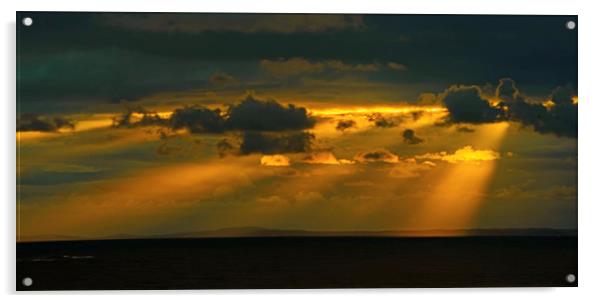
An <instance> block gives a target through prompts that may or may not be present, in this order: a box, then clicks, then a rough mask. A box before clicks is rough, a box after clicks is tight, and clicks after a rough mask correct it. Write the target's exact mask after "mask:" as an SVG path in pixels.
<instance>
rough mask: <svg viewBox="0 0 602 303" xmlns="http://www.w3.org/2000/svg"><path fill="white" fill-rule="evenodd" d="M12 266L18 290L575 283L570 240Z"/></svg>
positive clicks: (388, 242) (404, 243)
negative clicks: (27, 280) (569, 276)
mask: <svg viewBox="0 0 602 303" xmlns="http://www.w3.org/2000/svg"><path fill="white" fill-rule="evenodd" d="M16 267H17V289H18V290H71V289H80V290H81V289H208V288H347V287H361V288H369V287H379V288H380V287H487V286H576V285H577V282H576V281H575V282H574V283H568V282H567V281H566V280H565V277H566V275H567V274H569V273H572V274H575V275H576V276H577V277H578V275H577V237H524V236H523V237H509V236H503V237H458V238H391V237H374V238H369V237H288V238H287V237H267V238H208V239H144V240H99V241H65V242H39V243H18V244H17V266H16ZM25 277H31V278H32V279H33V285H32V286H30V287H25V286H23V285H22V284H21V281H22V279H23V278H25Z"/></svg>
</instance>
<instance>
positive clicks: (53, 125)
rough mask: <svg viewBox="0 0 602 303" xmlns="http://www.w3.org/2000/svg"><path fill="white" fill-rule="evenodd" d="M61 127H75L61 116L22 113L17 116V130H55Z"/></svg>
mask: <svg viewBox="0 0 602 303" xmlns="http://www.w3.org/2000/svg"><path fill="white" fill-rule="evenodd" d="M62 128H69V129H75V124H74V123H73V122H72V121H70V120H69V119H66V118H63V117H42V116H39V115H36V114H22V115H21V116H20V117H19V118H17V131H41V132H55V131H58V130H60V129H62Z"/></svg>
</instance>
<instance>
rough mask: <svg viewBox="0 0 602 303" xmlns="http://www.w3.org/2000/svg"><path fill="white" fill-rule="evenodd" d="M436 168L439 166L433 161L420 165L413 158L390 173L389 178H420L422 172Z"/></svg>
mask: <svg viewBox="0 0 602 303" xmlns="http://www.w3.org/2000/svg"><path fill="white" fill-rule="evenodd" d="M435 166H437V165H436V164H435V163H433V162H431V161H424V162H422V163H418V162H417V161H416V159H413V158H410V159H405V160H403V161H401V162H399V164H397V165H395V167H393V168H392V169H391V170H390V171H389V176H391V177H393V178H415V177H419V176H420V175H421V173H422V172H425V171H428V170H431V169H432V168H433V167H435Z"/></svg>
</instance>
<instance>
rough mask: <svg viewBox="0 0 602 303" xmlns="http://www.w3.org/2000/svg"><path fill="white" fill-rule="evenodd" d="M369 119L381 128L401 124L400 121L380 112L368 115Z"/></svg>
mask: <svg viewBox="0 0 602 303" xmlns="http://www.w3.org/2000/svg"><path fill="white" fill-rule="evenodd" d="M368 121H370V122H374V126H376V127H381V128H391V127H396V126H397V125H399V121H397V120H395V119H392V118H387V117H385V116H383V115H382V114H380V113H375V114H370V115H368Z"/></svg>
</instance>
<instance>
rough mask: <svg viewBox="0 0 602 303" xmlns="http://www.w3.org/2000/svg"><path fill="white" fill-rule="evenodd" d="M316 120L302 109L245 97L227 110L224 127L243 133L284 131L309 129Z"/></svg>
mask: <svg viewBox="0 0 602 303" xmlns="http://www.w3.org/2000/svg"><path fill="white" fill-rule="evenodd" d="M315 124H316V120H315V119H314V118H312V117H310V116H309V113H308V112H307V110H306V109H305V108H303V107H296V106H294V105H292V104H289V105H288V106H283V105H280V104H279V103H278V102H276V101H273V100H267V101H262V100H257V99H255V98H254V97H253V96H247V97H246V98H245V99H244V100H243V101H242V102H240V103H239V104H236V105H232V106H230V108H229V109H228V114H227V120H226V126H227V127H228V128H229V129H233V130H244V131H285V130H302V129H307V128H311V127H313V126H314V125H315Z"/></svg>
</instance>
